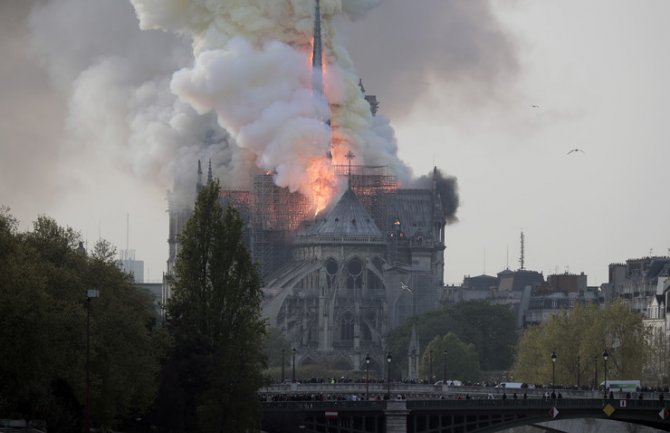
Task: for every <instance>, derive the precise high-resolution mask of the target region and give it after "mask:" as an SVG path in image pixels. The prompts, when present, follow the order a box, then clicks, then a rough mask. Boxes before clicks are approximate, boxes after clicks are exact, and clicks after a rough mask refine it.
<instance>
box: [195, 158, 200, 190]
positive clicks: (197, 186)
mask: <svg viewBox="0 0 670 433" xmlns="http://www.w3.org/2000/svg"><path fill="white" fill-rule="evenodd" d="M201 189H202V165H201V164H200V160H198V180H197V181H196V183H195V192H196V194H197V193H198V192H200V190H201Z"/></svg>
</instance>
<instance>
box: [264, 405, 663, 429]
mask: <svg viewBox="0 0 670 433" xmlns="http://www.w3.org/2000/svg"><path fill="white" fill-rule="evenodd" d="M263 407H264V414H265V416H264V423H263V429H264V431H266V432H270V433H279V432H295V431H303V432H317V431H337V432H340V433H435V432H440V433H451V432H463V433H465V432H479V431H487V430H488V431H492V430H496V429H500V428H508V427H512V426H518V425H528V424H535V423H540V422H546V421H552V420H560V419H564V420H567V419H575V418H581V419H587V418H588V419H594V418H600V419H609V420H615V421H622V422H627V423H634V424H641V425H647V426H651V427H654V428H658V429H661V430H666V431H667V430H669V429H670V421H668V415H670V411H668V409H667V408H666V403H665V402H664V401H659V400H604V399H602V398H594V399H587V398H578V399H565V398H564V399H556V400H545V399H540V398H535V399H527V400H509V399H508V400H500V399H498V400H488V399H480V400H435V399H432V400H394V399H391V400H372V401H346V400H335V401H302V402H294V401H282V402H265V403H263Z"/></svg>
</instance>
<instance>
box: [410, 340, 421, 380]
mask: <svg viewBox="0 0 670 433" xmlns="http://www.w3.org/2000/svg"><path fill="white" fill-rule="evenodd" d="M411 372H412V374H410V378H409V380H417V381H418V379H419V363H418V362H417V361H416V349H415V348H413V347H412V368H411Z"/></svg>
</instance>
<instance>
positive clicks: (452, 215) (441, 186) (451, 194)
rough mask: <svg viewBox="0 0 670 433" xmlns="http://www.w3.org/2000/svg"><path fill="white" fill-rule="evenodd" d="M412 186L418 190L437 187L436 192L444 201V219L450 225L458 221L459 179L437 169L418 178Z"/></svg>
mask: <svg viewBox="0 0 670 433" xmlns="http://www.w3.org/2000/svg"><path fill="white" fill-rule="evenodd" d="M412 185H413V186H414V187H417V188H431V186H432V185H434V186H435V191H436V192H437V193H438V194H439V196H440V200H441V201H442V210H443V211H444V217H445V218H446V220H447V223H448V224H452V223H455V222H457V221H458V217H457V216H456V212H457V211H458V206H459V204H460V198H459V194H458V179H456V178H455V177H454V176H449V175H444V174H442V171H441V170H439V169H437V168H436V169H435V170H434V171H433V173H431V174H430V175H426V176H421V177H419V178H417V179H416V180H415V181H414V182H412Z"/></svg>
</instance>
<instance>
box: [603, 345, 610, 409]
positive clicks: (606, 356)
mask: <svg viewBox="0 0 670 433" xmlns="http://www.w3.org/2000/svg"><path fill="white" fill-rule="evenodd" d="M609 356H610V354H609V353H607V349H605V351H604V352H603V360H604V361H605V398H607V358H609Z"/></svg>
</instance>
